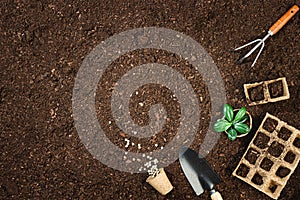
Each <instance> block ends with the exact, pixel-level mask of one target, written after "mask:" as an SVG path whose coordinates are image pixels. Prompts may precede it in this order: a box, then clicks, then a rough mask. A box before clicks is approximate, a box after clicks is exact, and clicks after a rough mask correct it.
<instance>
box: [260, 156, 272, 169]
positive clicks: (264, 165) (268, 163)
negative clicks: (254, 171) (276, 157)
mask: <svg viewBox="0 0 300 200" xmlns="http://www.w3.org/2000/svg"><path fill="white" fill-rule="evenodd" d="M273 164H274V163H273V161H272V160H270V159H268V158H264V159H263V160H262V162H261V163H260V167H261V168H262V169H264V170H266V171H270V169H271V168H272V166H273Z"/></svg>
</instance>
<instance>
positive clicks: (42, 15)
mask: <svg viewBox="0 0 300 200" xmlns="http://www.w3.org/2000/svg"><path fill="white" fill-rule="evenodd" d="M294 3H296V4H298V5H299V4H300V1H299V0H296V1H294V0H270V1H256V0H248V1H246V0H240V1H237V0H219V1H217V0H210V1H204V0H201V1H194V0H189V1H188V0H187V1H183V0H176V1H175V0H174V1H173V0H169V1H158V0H147V1H146V0H139V1H107V0H102V1H79V0H74V1H69V0H64V1H62V0H58V1H49V2H47V1H22V0H11V1H9V0H4V1H1V3H0V11H1V12H0V13H1V15H0V33H1V37H0V45H1V48H0V52H1V53H0V56H1V57H0V58H1V59H0V67H1V72H0V113H1V117H0V153H1V156H0V172H1V173H0V199H102V200H109V199H134V200H135V199H144V200H146V199H147V200H155V199H180V200H181V199H182V200H183V199H195V200H196V199H209V198H210V197H209V193H208V192H207V191H206V192H205V193H203V194H202V195H201V196H199V197H197V196H196V194H195V193H194V191H193V190H192V188H191V186H190V185H189V183H188V181H187V179H186V178H185V176H184V174H183V171H182V170H181V167H180V164H179V161H178V160H177V161H175V162H174V163H172V164H170V165H169V166H167V167H165V171H166V173H167V175H168V177H169V179H170V181H171V182H172V184H173V186H174V189H173V190H172V191H171V192H170V193H169V194H167V195H166V196H162V195H160V194H159V193H158V192H157V191H156V190H154V189H153V188H152V187H151V186H150V185H149V184H148V183H146V182H145V181H146V179H147V177H148V174H147V173H133V174H131V173H127V172H122V171H118V170H114V169H113V168H110V167H107V166H106V165H104V164H102V163H101V162H100V161H98V160H97V159H94V158H93V156H92V155H91V154H90V153H89V151H87V150H86V148H85V146H84V145H83V143H82V142H81V140H80V138H79V136H78V132H77V130H76V128H75V126H74V119H73V116H72V92H73V87H74V82H75V77H76V74H77V72H78V70H79V68H80V66H81V64H82V62H83V60H84V58H85V57H86V56H87V55H88V54H89V52H91V50H92V49H93V48H95V47H96V46H97V45H98V44H100V43H101V41H104V40H106V39H108V38H110V37H111V36H113V35H115V34H118V33H121V32H123V31H126V30H130V29H134V28H140V27H164V28H168V29H172V30H175V31H178V32H181V33H183V34H185V35H188V36H190V37H191V38H193V39H194V40H195V41H197V42H198V43H200V44H201V45H202V46H203V47H204V48H205V50H206V51H207V52H208V53H209V54H210V56H211V57H212V59H213V60H214V63H215V64H216V66H217V67H218V69H219V71H220V74H221V76H222V79H223V81H224V84H225V88H226V97H227V102H228V103H230V104H231V105H232V106H233V107H234V108H240V107H242V106H245V107H246V108H247V110H248V111H249V113H251V114H252V117H253V128H252V130H251V132H250V133H249V135H247V136H246V137H243V138H238V139H237V140H235V141H230V140H229V139H228V138H227V136H226V135H225V134H223V133H222V134H221V133H220V134H221V138H220V139H219V141H218V144H217V145H215V147H214V148H213V149H212V150H211V152H210V153H209V154H208V155H207V156H206V159H207V161H208V162H209V164H210V165H211V166H212V168H213V169H214V170H215V171H216V173H217V174H218V175H219V176H220V177H221V179H222V182H221V183H219V184H218V185H216V186H215V188H216V189H217V190H218V191H220V193H221V194H222V195H223V197H224V199H230V200H237V199H248V200H257V199H261V200H263V199H270V198H269V197H268V196H266V195H265V194H263V193H261V192H259V191H258V190H256V189H254V188H253V187H251V186H250V185H248V184H247V183H245V182H243V181H241V180H239V179H238V178H236V177H234V176H232V172H233V171H234V169H235V168H236V166H237V164H238V162H239V160H240V159H241V158H242V156H243V154H244V152H245V151H246V149H247V146H248V144H249V142H250V141H251V139H252V138H253V136H254V133H255V132H256V130H257V128H258V127H259V125H260V123H261V122H262V119H263V118H264V116H265V114H266V113H267V112H269V113H270V114H272V115H274V116H277V117H278V118H279V119H281V120H283V121H285V122H287V123H288V124H290V125H291V126H293V127H295V128H298V129H300V123H299V121H300V120H299V114H300V90H299V87H300V68H299V61H300V59H299V58H300V48H299V41H300V29H299V25H300V19H299V14H298V15H296V16H295V17H293V18H292V19H291V20H290V21H289V22H288V23H287V24H286V26H285V27H283V29H282V30H280V31H279V32H278V34H276V35H274V36H273V37H270V38H269V39H268V40H267V41H266V44H265V48H264V50H263V52H262V54H261V56H260V58H259V59H258V61H257V63H256V64H255V66H254V67H252V68H251V67H250V65H251V63H252V61H253V59H254V58H255V55H253V56H251V57H250V58H249V59H247V60H246V61H245V63H243V64H242V65H238V64H237V60H238V59H239V58H240V57H241V56H243V55H244V54H245V53H246V52H247V51H248V50H249V49H245V50H241V51H238V52H232V51H231V50H232V49H234V48H235V47H237V46H240V45H242V44H244V43H246V42H249V41H251V40H254V39H256V38H261V37H263V36H264V35H266V33H267V30H268V28H270V26H271V25H272V24H273V23H274V22H275V21H276V20H278V19H279V18H280V16H281V15H282V14H284V13H285V12H286V11H287V10H288V9H289V8H290V7H291V6H292V5H293V4H294ZM141 39H142V40H143V38H141ZM151 62H156V63H161V64H165V65H168V66H169V67H172V68H173V69H176V70H177V71H179V72H180V73H181V74H182V75H183V76H184V77H185V78H186V79H187V80H189V81H190V83H191V85H192V86H193V88H194V90H195V93H196V94H197V96H198V97H199V102H200V105H199V106H200V110H201V116H202V117H204V118H202V119H201V124H200V125H199V130H198V132H197V134H196V137H195V138H194V140H193V142H192V144H191V148H193V149H195V150H198V149H199V147H200V146H201V144H202V142H203V137H204V133H206V131H207V129H208V124H209V122H210V112H211V102H210V97H209V93H208V91H207V87H206V84H205V82H204V81H203V79H202V77H201V75H200V74H199V72H197V71H196V70H195V68H194V67H193V66H192V65H191V64H189V63H188V62H187V61H186V60H185V59H183V58H181V57H180V56H178V55H175V54H174V53H172V52H166V51H163V50H157V49H145V50H137V51H132V52H129V53H128V54H126V55H123V56H121V57H119V58H118V59H117V60H115V62H113V63H112V64H111V65H110V66H109V68H108V70H107V71H106V72H105V74H106V76H105V77H103V79H102V80H100V81H99V87H98V89H97V93H96V96H95V97H96V110H97V117H98V121H99V124H100V125H101V126H102V128H103V130H104V131H105V134H106V136H107V137H108V138H109V140H110V141H111V142H113V143H114V144H115V145H116V146H118V147H120V148H122V149H124V150H127V151H137V152H149V151H153V150H155V149H156V148H159V147H161V146H164V145H166V144H167V143H168V142H170V141H171V140H172V139H173V138H174V137H176V136H175V135H176V130H177V128H178V126H179V124H180V109H179V108H180V104H179V103H178V102H177V101H176V98H175V97H174V98H172V92H171V91H170V90H168V88H165V87H164V86H160V85H155V84H150V85H145V86H144V87H141V88H139V89H138V91H137V92H136V93H135V94H133V95H132V97H131V99H130V108H129V110H130V114H131V116H132V118H133V120H134V121H135V122H136V123H137V124H139V125H147V124H148V123H149V116H148V114H147V113H148V111H149V109H150V107H151V106H152V105H154V104H157V103H160V104H163V105H165V108H166V110H167V114H168V118H167V119H168V120H167V123H166V126H165V127H164V129H163V130H161V131H160V132H159V133H157V134H156V135H155V136H153V137H151V138H150V139H149V138H148V139H141V140H138V139H137V138H135V137H132V138H131V141H132V142H134V143H135V144H137V143H138V142H139V143H140V144H141V148H139V149H138V150H137V149H136V145H135V146H132V145H131V146H130V147H128V148H125V144H126V143H125V142H124V138H127V136H128V135H127V133H124V132H122V131H121V130H120V129H119V128H118V127H117V126H116V124H115V123H114V119H113V116H112V113H111V108H110V101H109V98H110V96H111V92H112V90H113V89H114V88H113V86H114V83H115V82H116V81H117V80H118V79H120V78H121V77H122V75H124V74H125V73H126V72H127V71H128V70H130V69H131V68H133V67H135V66H138V65H141V64H144V63H151ZM279 77H286V79H287V82H288V87H289V91H290V99H288V100H284V101H280V102H276V103H268V104H264V105H258V106H252V107H249V106H248V105H247V103H246V99H245V95H244V91H243V84H245V83H255V82H260V81H265V80H271V79H276V78H279ZM166 79H168V77H166ZM280 87H281V86H274V87H273V86H272V89H271V90H272V95H273V96H274V97H275V96H278V95H280V94H281V93H282V91H281V90H280ZM276 88H277V89H279V91H276V90H277V89H276ZM254 94H255V92H254ZM252 98H253V99H255V98H259V97H252ZM140 105H142V107H141V106H140ZM274 128H275V127H274V124H272V122H270V123H269V124H267V127H266V129H267V130H269V131H272V129H274ZM283 133H284V131H282V133H281V134H283ZM286 137H288V136H282V138H283V139H287V138H286ZM264 141H268V138H266V139H265V140H264ZM299 141H300V140H299V138H298V139H296V141H294V145H295V146H298V147H299ZM257 144H259V145H261V146H264V144H263V141H257ZM280 151H282V147H281V146H278V145H276V144H274V148H272V151H271V152H270V153H271V154H274V155H276V156H277V155H278V154H280ZM249 156H250V157H249V159H255V158H256V155H255V154H254V155H249ZM112 159H113V158H112ZM294 159H295V155H294V154H289V155H287V157H286V158H285V160H286V161H288V162H293V160H294ZM271 164H272V163H264V164H263V165H264V167H265V168H267V169H268V168H269V167H270V166H271ZM247 170H248V169H241V171H240V172H239V173H240V174H245V173H247ZM287 174H288V172H286V170H285V169H280V170H279V171H278V176H286V175H287ZM253 181H256V182H257V183H258V184H260V183H261V181H262V180H261V177H259V176H255V177H254V180H253ZM270 187H271V189H272V190H276V188H275V187H272V186H270ZM299 187H300V170H299V167H298V168H296V170H295V172H294V173H293V174H292V175H291V177H290V179H289V181H288V183H287V185H286V187H285V188H284V189H283V191H282V193H281V196H280V198H279V199H282V200H283V199H285V200H295V199H299V196H300V193H299V191H300V190H299Z"/></svg>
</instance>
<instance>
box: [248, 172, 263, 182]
mask: <svg viewBox="0 0 300 200" xmlns="http://www.w3.org/2000/svg"><path fill="white" fill-rule="evenodd" d="M251 181H252V182H253V183H254V184H256V185H262V184H263V183H264V181H263V178H262V176H261V175H259V174H258V173H256V174H255V175H254V176H253V178H252V179H251Z"/></svg>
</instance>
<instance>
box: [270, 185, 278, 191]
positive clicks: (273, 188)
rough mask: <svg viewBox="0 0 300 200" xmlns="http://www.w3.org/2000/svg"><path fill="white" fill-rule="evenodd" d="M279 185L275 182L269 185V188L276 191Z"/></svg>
mask: <svg viewBox="0 0 300 200" xmlns="http://www.w3.org/2000/svg"><path fill="white" fill-rule="evenodd" d="M277 187H278V186H277V185H276V184H275V183H272V184H271V185H270V186H269V189H270V191H271V192H272V193H274V192H275V191H276V189H277Z"/></svg>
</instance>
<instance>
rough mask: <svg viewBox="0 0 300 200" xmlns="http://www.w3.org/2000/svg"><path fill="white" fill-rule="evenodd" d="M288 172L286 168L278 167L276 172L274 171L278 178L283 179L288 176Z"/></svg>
mask: <svg viewBox="0 0 300 200" xmlns="http://www.w3.org/2000/svg"><path fill="white" fill-rule="evenodd" d="M290 172H291V170H290V169H288V168H286V167H279V168H278V170H277V171H276V175H277V176H279V177H280V178H284V177H286V176H287V175H289V173H290Z"/></svg>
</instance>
